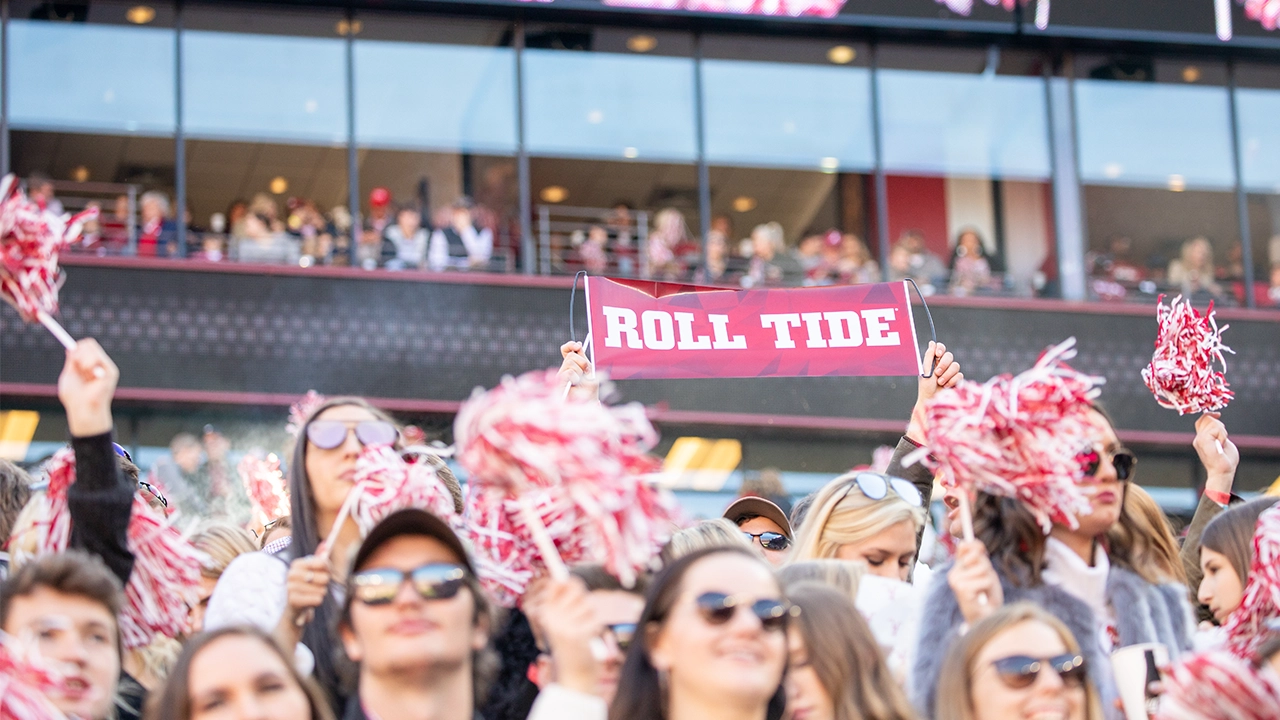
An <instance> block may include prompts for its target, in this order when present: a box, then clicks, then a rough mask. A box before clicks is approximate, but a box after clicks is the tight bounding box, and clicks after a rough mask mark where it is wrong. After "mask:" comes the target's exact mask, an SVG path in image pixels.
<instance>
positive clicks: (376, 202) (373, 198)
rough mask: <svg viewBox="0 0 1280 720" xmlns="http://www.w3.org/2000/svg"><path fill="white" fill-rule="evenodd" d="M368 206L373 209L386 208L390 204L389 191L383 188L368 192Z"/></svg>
mask: <svg viewBox="0 0 1280 720" xmlns="http://www.w3.org/2000/svg"><path fill="white" fill-rule="evenodd" d="M369 204H370V205H372V206H374V207H386V206H387V205H390V204H391V191H390V190H388V189H386V188H384V187H376V188H374V189H373V190H370V191H369Z"/></svg>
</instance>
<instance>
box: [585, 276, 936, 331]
mask: <svg viewBox="0 0 1280 720" xmlns="http://www.w3.org/2000/svg"><path fill="white" fill-rule="evenodd" d="M586 274H587V271H586V270H579V271H578V273H577V274H576V275H574V276H573V289H572V290H570V291H569V339H570V340H575V341H576V340H577V339H578V329H577V328H576V327H574V322H573V308H574V306H575V305H577V304H578V278H580V277H583V276H585V275H586ZM916 292H920V289H919V288H916ZM929 324H930V325H932V324H933V319H932V318H930V319H929Z"/></svg>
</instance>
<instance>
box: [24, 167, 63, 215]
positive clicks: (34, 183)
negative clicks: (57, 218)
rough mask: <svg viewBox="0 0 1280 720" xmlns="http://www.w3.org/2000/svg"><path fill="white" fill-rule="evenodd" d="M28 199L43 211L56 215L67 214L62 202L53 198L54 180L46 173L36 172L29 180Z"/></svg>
mask: <svg viewBox="0 0 1280 720" xmlns="http://www.w3.org/2000/svg"><path fill="white" fill-rule="evenodd" d="M27 198H29V199H30V200H31V202H33V203H35V204H36V205H38V206H39V207H40V209H41V210H44V211H46V212H51V213H53V214H54V215H61V214H62V213H64V212H66V211H65V210H64V209H63V207H62V201H61V200H59V199H58V198H56V197H54V196H53V180H51V179H50V178H49V176H48V175H45V174H44V173H41V172H34V173H31V177H28V178H27Z"/></svg>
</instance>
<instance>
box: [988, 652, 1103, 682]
mask: <svg viewBox="0 0 1280 720" xmlns="http://www.w3.org/2000/svg"><path fill="white" fill-rule="evenodd" d="M991 664H992V665H993V666H994V667H995V669H996V673H997V674H998V675H999V676H1000V680H1001V681H1003V682H1004V684H1005V685H1007V686H1009V687H1010V688H1012V689H1014V690H1022V689H1025V688H1029V687H1031V686H1032V685H1034V684H1035V682H1036V678H1037V677H1039V676H1040V672H1041V671H1042V670H1049V671H1051V672H1054V673H1056V674H1057V675H1058V677H1060V678H1062V684H1063V685H1066V686H1067V687H1069V688H1078V687H1083V686H1084V681H1085V678H1086V673H1085V667H1084V658H1083V657H1082V656H1080V655H1076V654H1074V653H1066V654H1065V655H1058V656H1057V657H1051V658H1033V657H1027V656H1026V655H1013V656H1011V657H1007V658H1001V659H999V660H996V661H995V662H993V663H991Z"/></svg>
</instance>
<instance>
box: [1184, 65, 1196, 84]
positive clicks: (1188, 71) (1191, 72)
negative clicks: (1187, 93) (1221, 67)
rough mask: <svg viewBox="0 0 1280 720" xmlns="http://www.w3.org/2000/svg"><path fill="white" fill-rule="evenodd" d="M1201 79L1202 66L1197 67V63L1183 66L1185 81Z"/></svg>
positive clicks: (1191, 81) (1190, 81)
mask: <svg viewBox="0 0 1280 720" xmlns="http://www.w3.org/2000/svg"><path fill="white" fill-rule="evenodd" d="M1199 80H1200V68H1198V67H1196V66H1195V65H1188V66H1186V67H1184V68H1182V81H1183V82H1189V83H1193V82H1199Z"/></svg>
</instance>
